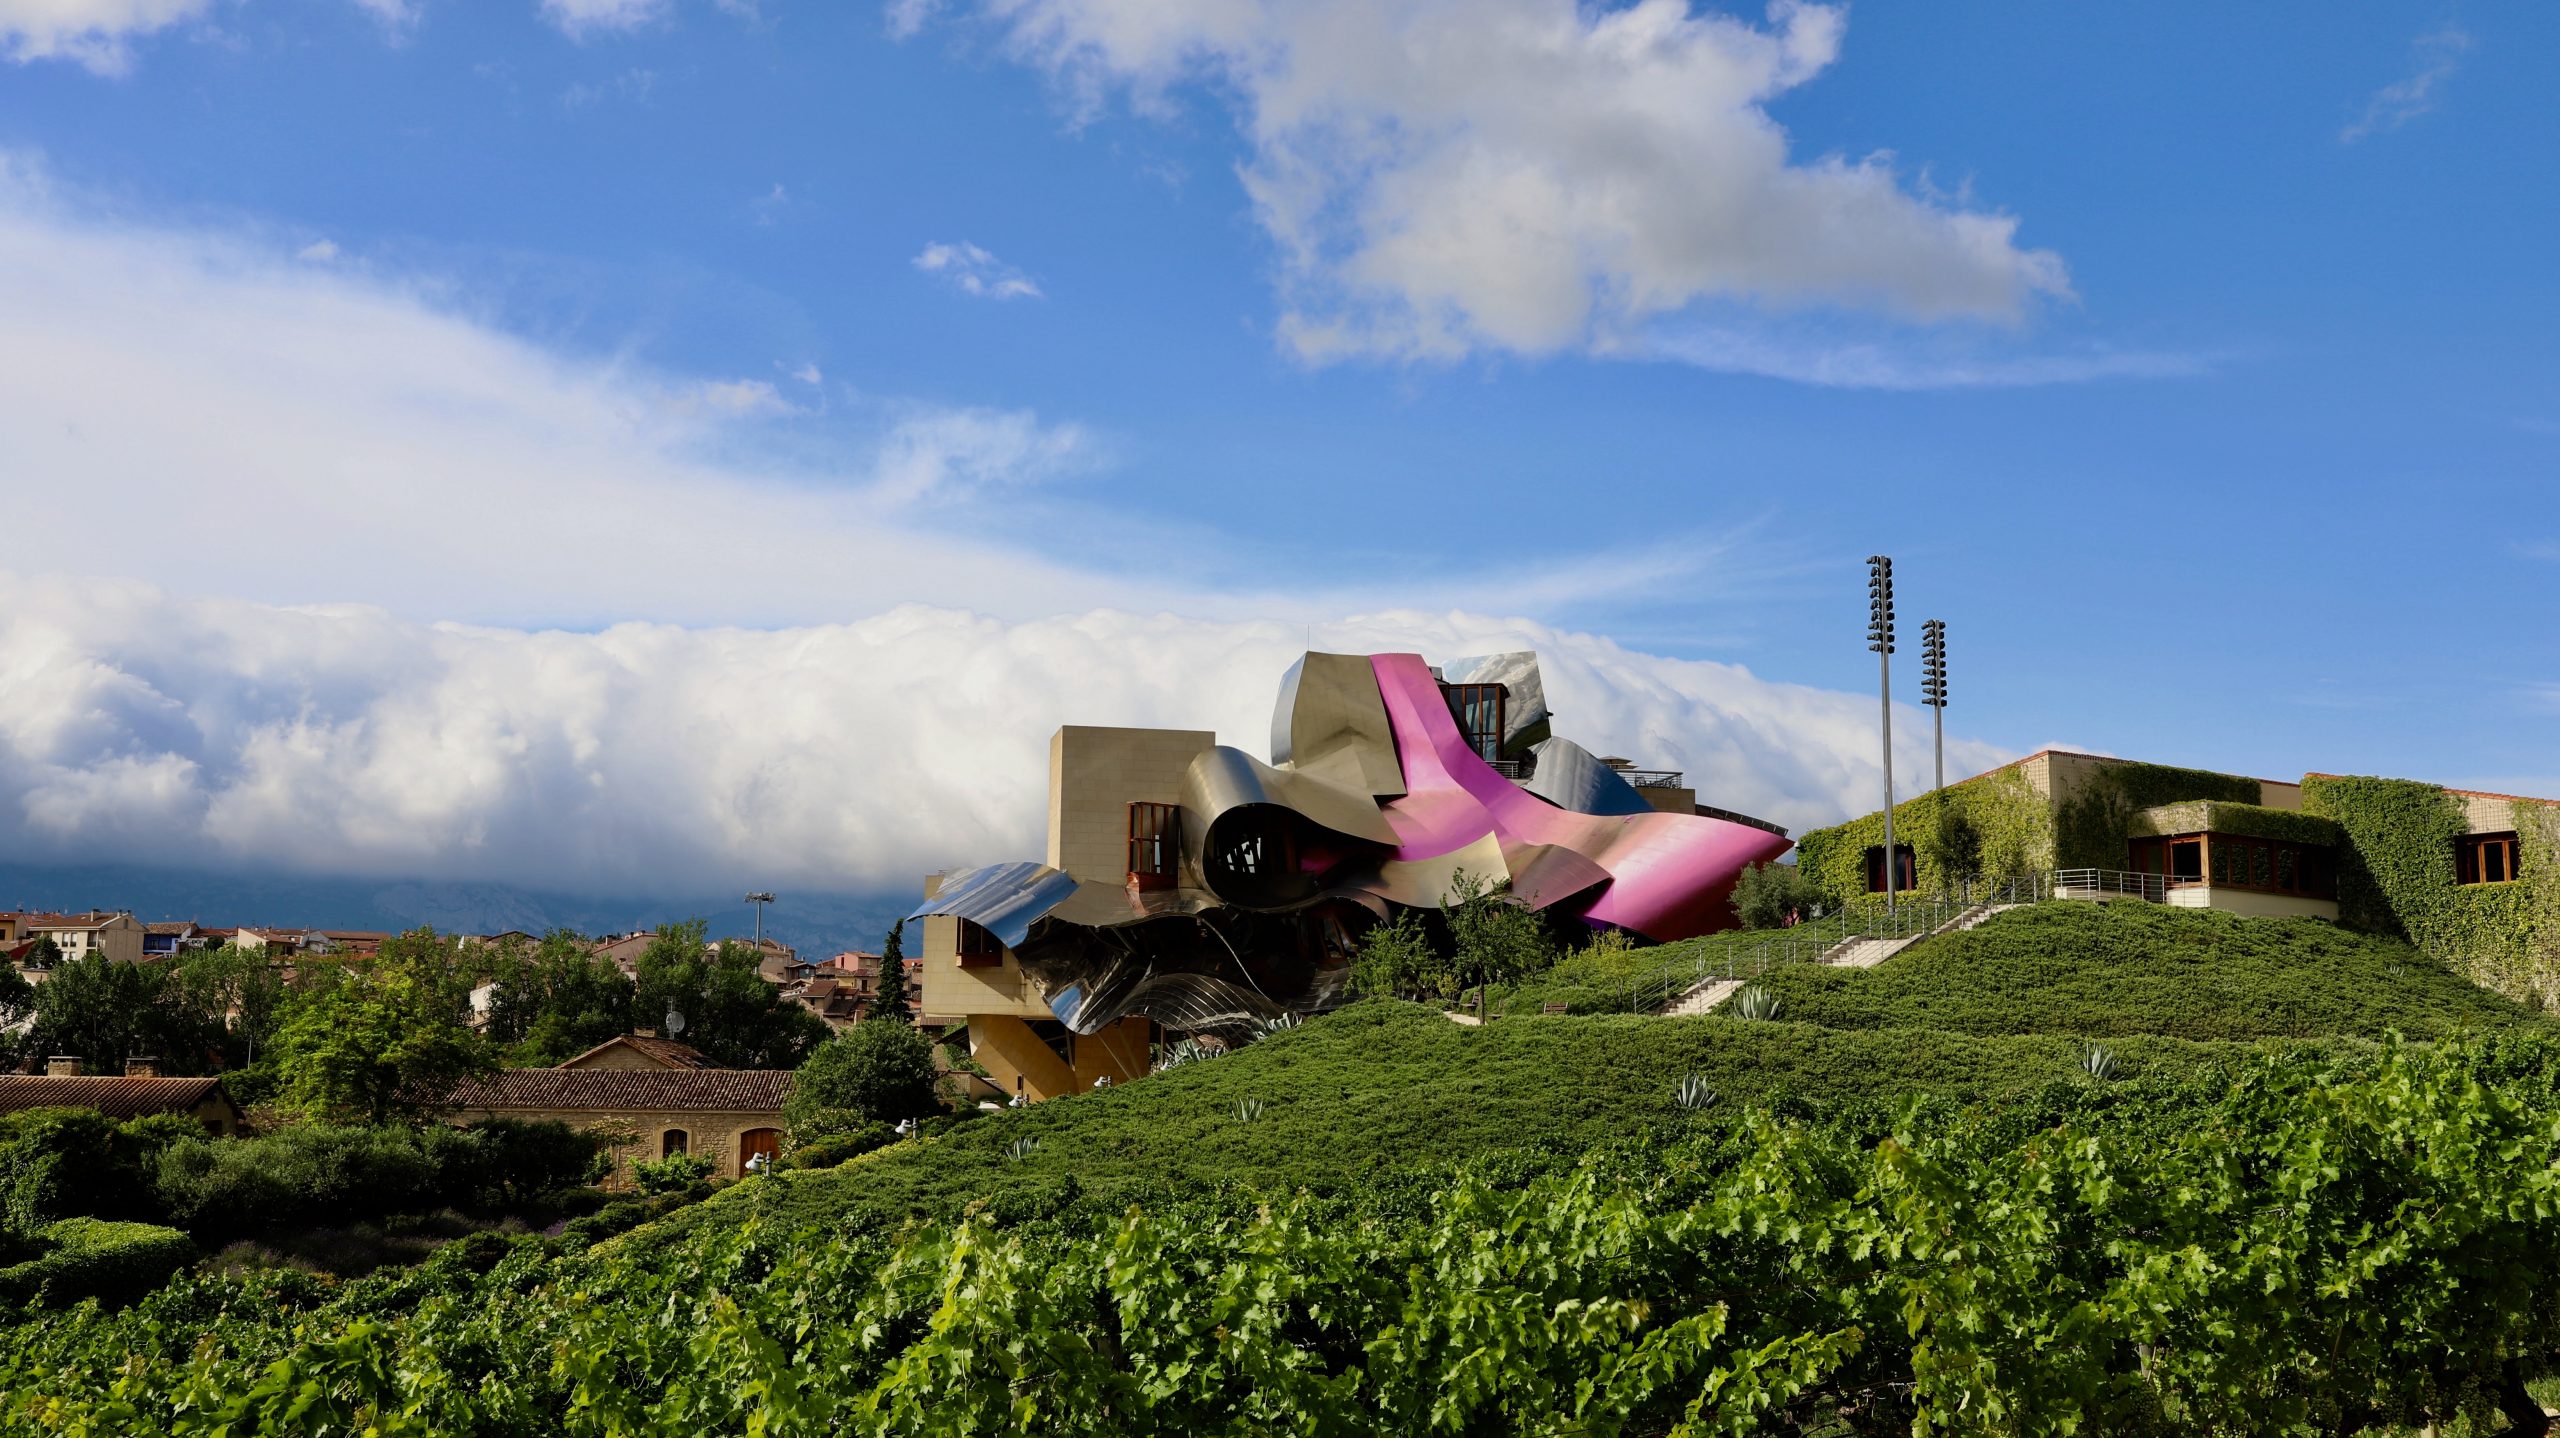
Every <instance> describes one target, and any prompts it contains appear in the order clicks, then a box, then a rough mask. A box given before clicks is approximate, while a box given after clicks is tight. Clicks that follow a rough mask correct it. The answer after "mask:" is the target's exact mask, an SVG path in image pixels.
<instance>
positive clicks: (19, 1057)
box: [0, 964, 36, 1072]
mask: <svg viewBox="0 0 2560 1438" xmlns="http://www.w3.org/2000/svg"><path fill="white" fill-rule="evenodd" d="M35 1011H36V986H35V985H33V984H31V983H28V982H27V979H26V975H24V974H21V973H19V972H18V971H17V970H16V969H14V968H12V967H9V966H8V965H5V964H0V1072H6V1071H9V1070H12V1069H15V1068H17V1067H18V1065H19V1064H21V1063H23V1062H24V1061H25V1059H26V1050H27V1044H28V1042H29V1041H30V1040H31V1039H33V1038H34V1034H33V1033H32V1032H30V1031H29V1030H28V1029H22V1028H20V1027H19V1025H20V1024H22V1023H25V1022H26V1020H27V1019H28V1018H30V1017H31V1016H33V1015H34V1013H35Z"/></svg>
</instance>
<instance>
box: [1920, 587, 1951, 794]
mask: <svg viewBox="0 0 2560 1438" xmlns="http://www.w3.org/2000/svg"><path fill="white" fill-rule="evenodd" d="M1920 702H1921V703H1923V704H1926V705H1928V706H1929V707H1930V709H1931V710H1933V711H1935V713H1936V715H1937V731H1938V734H1937V740H1938V784H1937V788H1938V789H1944V788H1946V787H1947V621H1945V620H1943V619H1932V620H1930V621H1929V622H1928V623H1926V624H1923V625H1921V626H1920ZM1931 792H1933V793H1934V792H1936V790H1932V791H1931Z"/></svg>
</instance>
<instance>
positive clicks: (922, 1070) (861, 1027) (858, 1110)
mask: <svg viewBox="0 0 2560 1438" xmlns="http://www.w3.org/2000/svg"><path fill="white" fill-rule="evenodd" d="M935 1079H936V1074H935V1072H934V1067H933V1040H931V1039H929V1038H927V1037H926V1036H925V1035H923V1034H921V1033H918V1032H917V1031H916V1030H914V1029H913V1028H910V1027H908V1026H907V1025H906V1024H905V1023H903V1022H901V1021H898V1020H895V1019H866V1020H864V1021H863V1022H861V1023H858V1024H855V1025H854V1026H853V1027H852V1028H850V1029H848V1030H846V1031H845V1032H844V1033H842V1034H839V1035H837V1036H836V1037H834V1038H832V1039H829V1040H828V1041H827V1042H825V1043H823V1044H820V1045H819V1046H818V1048H817V1049H816V1051H815V1052H813V1053H811V1054H810V1055H809V1057H808V1058H807V1059H805V1060H803V1061H802V1062H801V1064H800V1069H799V1074H798V1078H797V1079H796V1081H795V1082H794V1083H793V1085H792V1090H791V1097H790V1099H789V1100H788V1101H787V1102H786V1103H785V1104H784V1105H783V1110H782V1113H783V1119H784V1121H785V1122H787V1123H788V1124H789V1125H790V1126H791V1132H792V1134H793V1136H794V1137H802V1138H813V1139H814V1138H819V1137H823V1136H825V1135H826V1134H828V1133H837V1132H844V1131H845V1130H846V1128H847V1126H848V1120H849V1118H850V1119H851V1120H853V1121H858V1122H868V1123H896V1122H897V1121H898V1120H900V1119H909V1118H923V1117H925V1116H926V1115H928V1114H932V1113H935V1112H938V1111H939V1110H940V1109H941V1107H942V1103H941V1100H940V1099H939V1098H937V1097H936V1096H935V1093H934V1083H935Z"/></svg>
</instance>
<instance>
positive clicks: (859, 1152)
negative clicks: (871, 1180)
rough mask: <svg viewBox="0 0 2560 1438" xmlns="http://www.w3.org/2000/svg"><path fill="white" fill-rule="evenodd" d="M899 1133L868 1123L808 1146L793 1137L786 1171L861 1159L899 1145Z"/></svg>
mask: <svg viewBox="0 0 2560 1438" xmlns="http://www.w3.org/2000/svg"><path fill="white" fill-rule="evenodd" d="M897 1139H898V1131H897V1130H896V1129H893V1128H891V1127H889V1125H887V1124H885V1123H865V1124H859V1125H855V1126H853V1127H849V1128H843V1129H838V1130H835V1131H832V1132H829V1133H827V1134H824V1135H822V1136H821V1137H819V1138H816V1139H813V1140H811V1141H809V1142H807V1143H803V1142H801V1141H800V1140H799V1138H798V1136H797V1135H794V1137H793V1140H792V1145H791V1156H790V1157H789V1158H788V1159H786V1160H784V1161H783V1167H785V1168H833V1167H835V1166H836V1165H837V1164H840V1163H843V1162H844V1161H845V1160H847V1159H853V1158H860V1157H862V1156H863V1155H864V1154H866V1153H869V1152H871V1151H872V1150H874V1149H878V1148H886V1147H887V1146H889V1145H890V1144H892V1143H895V1142H897Z"/></svg>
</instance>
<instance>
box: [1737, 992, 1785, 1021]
mask: <svg viewBox="0 0 2560 1438" xmlns="http://www.w3.org/2000/svg"><path fill="white" fill-rule="evenodd" d="M1733 1016H1734V1017H1735V1018H1738V1019H1753V1020H1759V1019H1774V1018H1776V1017H1777V1016H1778V996H1777V995H1776V994H1773V993H1771V992H1769V991H1768V990H1767V989H1764V988H1762V987H1760V986H1759V985H1758V984H1745V985H1744V986H1743V987H1742V991H1741V992H1739V993H1737V994H1735V995H1734V996H1733Z"/></svg>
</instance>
